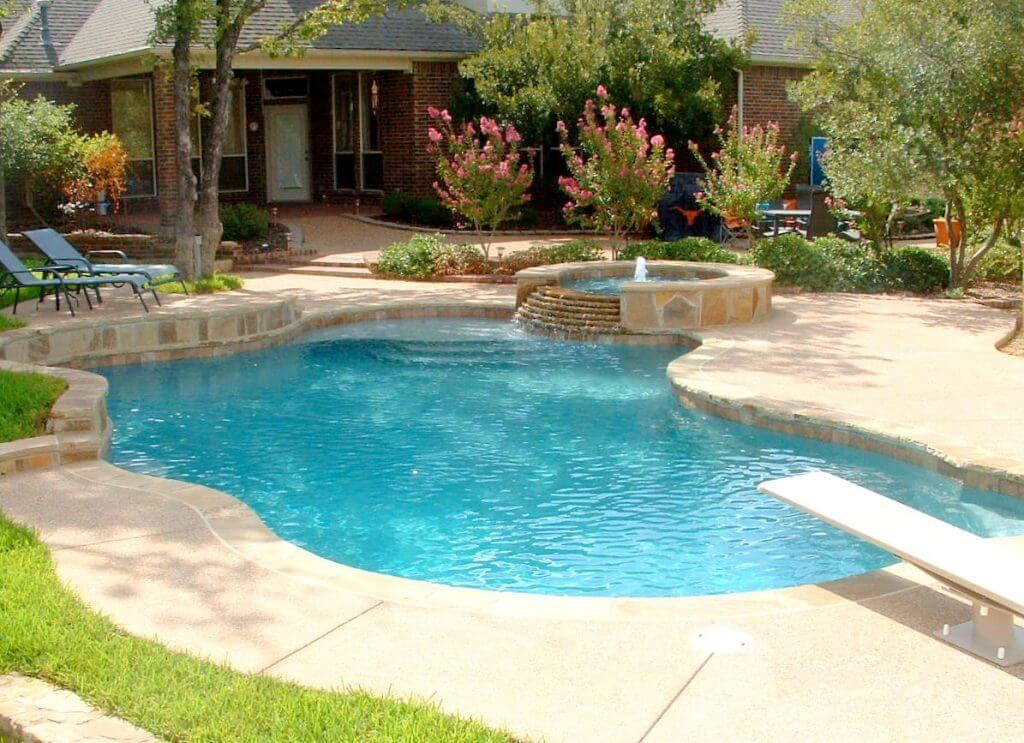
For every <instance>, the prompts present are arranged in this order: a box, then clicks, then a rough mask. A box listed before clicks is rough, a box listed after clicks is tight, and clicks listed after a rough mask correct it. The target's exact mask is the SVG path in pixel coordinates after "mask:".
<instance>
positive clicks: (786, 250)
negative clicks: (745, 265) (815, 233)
mask: <svg viewBox="0 0 1024 743" xmlns="http://www.w3.org/2000/svg"><path fill="white" fill-rule="evenodd" d="M747 260H748V261H749V262H750V263H753V264H754V265H756V266H760V267H761V268H767V269H768V270H769V271H773V272H774V273H775V280H776V281H777V282H778V283H780V284H783V285H785V286H799V287H802V288H804V289H807V290H808V291H815V292H824V291H829V290H831V289H833V288H834V287H835V285H836V281H837V278H838V276H837V273H838V269H837V267H836V265H835V264H834V263H833V262H832V261H831V260H830V259H829V257H828V256H827V255H826V254H825V253H824V252H823V251H821V250H819V249H817V248H815V247H814V245H812V244H811V243H809V242H808V241H807V240H805V239H804V238H802V237H800V235H794V234H786V235H780V236H779V237H777V238H774V239H764V240H758V241H757V242H756V243H755V244H754V247H753V248H752V249H751V250H750V252H749V253H748V254H747Z"/></svg>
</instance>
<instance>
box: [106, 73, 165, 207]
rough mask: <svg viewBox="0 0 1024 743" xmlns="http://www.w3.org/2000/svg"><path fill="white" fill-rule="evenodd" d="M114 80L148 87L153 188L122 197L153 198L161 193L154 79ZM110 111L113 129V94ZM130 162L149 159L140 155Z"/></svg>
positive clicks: (150, 160) (141, 161)
mask: <svg viewBox="0 0 1024 743" xmlns="http://www.w3.org/2000/svg"><path fill="white" fill-rule="evenodd" d="M114 82H115V83H116V82H140V83H143V84H144V85H145V88H146V96H147V97H148V98H149V151H150V156H149V158H148V162H149V163H151V164H152V166H153V190H152V192H150V193H137V194H128V193H125V194H124V195H123V196H121V198H122V199H152V198H155V197H156V196H158V195H159V193H160V186H159V184H158V182H159V174H158V173H157V164H156V109H155V107H154V101H153V80H152V78H149V77H136V78H125V79H124V80H121V81H114ZM110 87H111V92H113V88H114V85H113V84H112V85H111V86H110ZM110 112H111V122H110V128H111V129H113V128H114V122H113V112H114V100H113V96H111V100H110ZM113 134H115V135H116V134H117V132H113ZM128 162H129V164H130V163H133V162H136V163H144V162H147V159H146V158H141V157H140V158H136V159H134V160H132V159H131V158H129V159H128Z"/></svg>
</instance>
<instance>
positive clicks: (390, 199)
mask: <svg viewBox="0 0 1024 743" xmlns="http://www.w3.org/2000/svg"><path fill="white" fill-rule="evenodd" d="M415 204H416V197H415V196H410V195H409V194H407V193H405V192H404V191H392V192H391V193H389V194H387V195H386V196H385V197H384V200H383V201H382V202H381V211H383V212H384V216H385V217H389V218H390V219H400V220H403V221H407V220H410V219H412V215H413V210H414V205H415Z"/></svg>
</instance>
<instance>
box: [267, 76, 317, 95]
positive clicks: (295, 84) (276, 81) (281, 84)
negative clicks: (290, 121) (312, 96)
mask: <svg viewBox="0 0 1024 743" xmlns="http://www.w3.org/2000/svg"><path fill="white" fill-rule="evenodd" d="M308 97H309V78H307V77H298V76H291V77H267V78H264V79H263V98H264V100H268V101H281V100H290V99H295V98H308Z"/></svg>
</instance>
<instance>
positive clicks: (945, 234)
mask: <svg viewBox="0 0 1024 743" xmlns="http://www.w3.org/2000/svg"><path fill="white" fill-rule="evenodd" d="M932 222H933V224H934V225H935V245H936V246H938V247H940V248H948V247H949V227H950V225H952V227H953V236H954V237H955V238H956V240H957V242H958V243H959V242H960V236H961V235H962V234H963V233H962V232H961V231H960V220H958V219H951V220H949V223H948V224H947V222H946V220H945V219H934V220H932Z"/></svg>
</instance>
